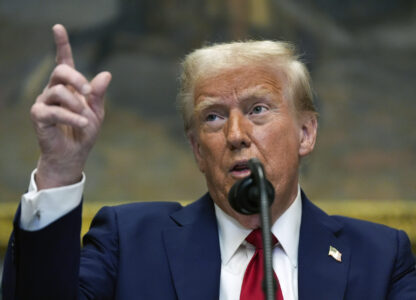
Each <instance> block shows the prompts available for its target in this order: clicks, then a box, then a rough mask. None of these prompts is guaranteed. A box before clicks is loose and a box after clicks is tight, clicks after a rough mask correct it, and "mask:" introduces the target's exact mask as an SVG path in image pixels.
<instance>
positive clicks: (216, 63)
mask: <svg viewBox="0 0 416 300" xmlns="http://www.w3.org/2000/svg"><path fill="white" fill-rule="evenodd" d="M247 66H267V67H270V68H272V69H274V70H276V71H277V72H279V74H281V75H283V78H285V80H286V81H287V82H286V84H285V86H287V87H288V88H287V89H286V90H285V91H284V92H285V95H286V96H287V97H288V99H291V100H292V101H294V105H295V108H296V111H297V112H302V111H310V112H313V113H314V114H316V109H315V105H314V103H313V96H312V89H311V85H310V75H309V72H308V70H307V69H306V67H305V65H304V64H303V63H302V62H301V61H300V60H299V57H298V56H297V55H296V54H295V48H294V46H293V45H291V44H289V43H286V42H280V41H246V42H233V43H224V44H216V45H212V46H207V47H203V48H201V49H197V50H195V51H193V52H191V53H190V54H188V55H187V56H186V57H185V59H184V61H183V62H182V74H181V77H180V90H179V94H178V104H179V109H180V111H181V113H182V118H183V122H184V129H185V132H188V131H189V130H190V129H191V128H192V125H193V109H194V88H195V84H196V82H198V81H201V80H204V79H206V78H209V77H211V76H215V75H217V74H218V73H220V72H224V71H227V70H231V69H235V68H241V67H247Z"/></svg>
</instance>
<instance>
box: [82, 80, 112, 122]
mask: <svg viewBox="0 0 416 300" xmlns="http://www.w3.org/2000/svg"><path fill="white" fill-rule="evenodd" d="M110 81H111V73H110V72H101V73H99V74H97V75H96V76H95V77H94V79H93V80H91V88H92V89H91V93H90V95H89V97H88V104H89V106H90V107H91V109H92V110H93V111H94V112H95V114H97V116H99V117H100V118H101V117H104V95H105V92H106V91H107V88H108V85H109V84H110Z"/></svg>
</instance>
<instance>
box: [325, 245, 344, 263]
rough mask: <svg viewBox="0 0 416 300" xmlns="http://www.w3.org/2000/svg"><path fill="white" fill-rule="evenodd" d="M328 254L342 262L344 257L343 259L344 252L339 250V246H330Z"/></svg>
mask: <svg viewBox="0 0 416 300" xmlns="http://www.w3.org/2000/svg"><path fill="white" fill-rule="evenodd" d="M328 255H329V256H332V258H333V259H335V260H336V261H338V262H342V259H341V256H342V253H341V252H339V251H338V249H337V248H335V247H332V246H329V252H328Z"/></svg>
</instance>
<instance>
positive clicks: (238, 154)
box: [189, 67, 316, 228]
mask: <svg viewBox="0 0 416 300" xmlns="http://www.w3.org/2000/svg"><path fill="white" fill-rule="evenodd" d="M284 89H285V87H284V81H283V80H279V76H278V74H277V72H276V71H273V70H271V69H269V68H265V67H251V68H247V67H246V68H240V69H234V70H230V71H226V72H223V73H221V74H219V75H217V76H213V77H210V78H208V79H205V80H202V81H200V82H198V83H197V84H196V87H195V91H194V95H195V98H194V99H195V103H194V104H195V106H194V107H195V108H194V126H193V129H192V131H191V133H190V134H189V137H190V141H191V144H192V148H193V151H194V154H195V157H196V160H197V163H198V166H199V168H200V170H201V172H203V173H204V175H205V178H206V182H207V186H208V190H209V193H210V195H211V197H212V198H213V200H214V201H215V203H216V204H217V205H218V206H219V207H220V208H221V209H222V210H224V211H225V212H226V213H227V214H229V215H230V216H232V217H234V218H235V219H236V220H237V221H238V222H240V223H241V224H242V225H243V226H245V227H247V228H257V227H259V226H260V220H259V217H258V215H254V216H245V215H241V214H239V213H237V212H235V211H234V210H233V209H232V208H231V206H230V205H229V203H228V200H227V197H228V192H229V190H230V188H231V186H232V185H233V184H234V183H235V182H236V181H237V180H239V179H242V178H244V177H246V176H248V175H249V174H250V170H249V169H248V165H247V162H248V160H249V159H250V158H253V157H257V158H258V159H259V160H260V161H261V162H262V163H263V165H264V168H265V172H266V176H267V178H268V179H269V180H270V182H271V183H272V184H273V186H274V188H275V192H276V194H275V201H274V203H273V206H272V211H271V213H272V219H273V221H275V220H276V219H277V218H278V217H279V216H280V215H281V214H282V213H283V212H284V211H285V210H286V209H287V208H288V207H289V206H290V204H291V203H292V202H293V200H294V199H295V197H296V194H297V185H298V167H299V160H300V157H302V156H304V155H307V154H308V153H309V152H311V151H312V149H313V145H314V142H315V136H316V119H315V118H314V117H311V116H312V115H311V114H309V116H310V117H306V116H301V117H299V118H298V117H297V114H296V112H295V108H294V104H293V103H292V102H291V101H288V100H287V99H285V97H284Z"/></svg>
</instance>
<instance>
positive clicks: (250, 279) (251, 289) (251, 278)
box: [240, 229, 283, 300]
mask: <svg viewBox="0 0 416 300" xmlns="http://www.w3.org/2000/svg"><path fill="white" fill-rule="evenodd" d="M272 238H273V239H272V244H273V245H275V244H276V243H277V239H276V237H275V236H274V235H273V237H272ZM246 241H247V242H249V243H250V244H252V245H253V246H254V247H256V252H254V256H253V258H252V259H251V260H250V262H249V264H248V266H247V269H246V272H245V274H244V279H243V285H242V287H241V294H240V300H261V299H265V295H264V292H263V289H262V283H263V273H264V271H263V268H264V266H263V242H262V236H261V229H255V230H253V231H252V232H251V233H250V234H249V235H248V237H247V238H246ZM273 274H274V279H275V280H276V283H277V291H276V300H283V295H282V290H281V289H280V284H279V280H278V279H277V276H276V274H275V273H274V272H273Z"/></svg>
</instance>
